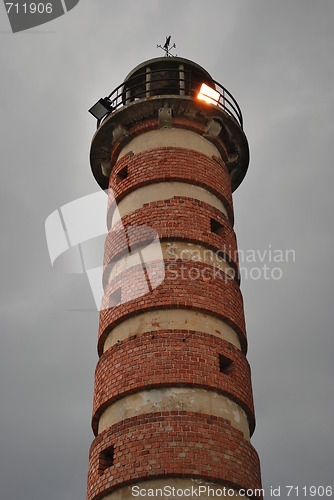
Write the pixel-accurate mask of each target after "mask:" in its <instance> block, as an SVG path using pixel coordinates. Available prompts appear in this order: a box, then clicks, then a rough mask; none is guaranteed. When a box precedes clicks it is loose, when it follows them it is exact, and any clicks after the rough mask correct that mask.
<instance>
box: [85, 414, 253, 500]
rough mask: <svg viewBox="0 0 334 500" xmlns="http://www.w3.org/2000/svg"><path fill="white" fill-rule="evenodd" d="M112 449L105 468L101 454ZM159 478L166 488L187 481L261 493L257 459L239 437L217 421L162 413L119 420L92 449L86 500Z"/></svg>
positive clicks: (237, 433) (200, 416) (195, 415)
mask: <svg viewBox="0 0 334 500" xmlns="http://www.w3.org/2000/svg"><path fill="white" fill-rule="evenodd" d="M111 447H113V459H112V460H110V463H109V464H107V465H109V467H106V463H105V462H104V459H103V456H104V454H103V452H104V450H106V449H108V450H109V451H108V453H109V454H110V450H111ZM101 462H102V463H101ZM161 477H163V478H165V479H166V484H168V478H169V477H189V478H203V479H205V480H211V481H214V482H216V483H219V484H226V485H229V486H231V487H233V488H235V489H240V488H244V489H252V490H255V489H257V488H261V479H260V466H259V459H258V456H257V453H256V451H255V449H254V448H253V447H252V445H251V444H250V443H249V442H248V441H246V440H245V439H244V437H243V435H242V432H240V431H238V430H237V429H235V428H233V427H232V426H231V425H229V423H228V422H227V421H226V420H224V419H222V418H220V417H215V416H210V415H205V414H201V413H191V412H182V411H180V412H177V411H170V412H167V411H166V412H162V413H149V414H146V415H139V416H136V417H133V418H130V419H126V420H123V421H121V422H119V423H117V424H115V425H113V426H112V427H109V428H108V429H106V430H105V431H103V432H102V433H101V434H100V435H99V436H98V437H96V438H95V440H94V441H93V443H92V445H91V448H90V458H89V471H88V493H87V500H98V499H101V498H103V497H104V496H105V495H106V494H108V493H111V492H112V491H113V490H115V489H116V488H118V487H121V486H125V485H127V484H130V483H134V482H137V481H141V480H148V479H156V478H161ZM257 498H260V497H257Z"/></svg>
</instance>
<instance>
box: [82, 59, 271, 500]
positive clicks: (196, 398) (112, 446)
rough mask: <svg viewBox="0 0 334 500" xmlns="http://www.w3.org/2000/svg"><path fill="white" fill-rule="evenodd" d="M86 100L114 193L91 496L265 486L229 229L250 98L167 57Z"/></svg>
mask: <svg viewBox="0 0 334 500" xmlns="http://www.w3.org/2000/svg"><path fill="white" fill-rule="evenodd" d="M90 111H91V113H92V114H93V115H94V116H95V117H96V118H97V125H98V127H97V131H96V133H95V135H94V137H93V140H92V146H91V153H90V161H91V168H92V173H93V175H94V177H95V179H96V181H97V183H98V184H99V186H100V187H101V188H102V189H104V190H107V189H108V190H109V202H108V213H107V214H106V218H107V225H108V235H107V238H106V242H105V253H104V263H103V264H104V267H103V285H104V297H103V300H102V306H101V311H100V323H99V332H98V354H99V360H98V363H97V367H96V373H95V388H94V402H93V417H92V428H93V432H94V435H95V438H94V440H93V442H92V445H91V448H90V454H89V470H88V487H87V500H98V499H108V500H121V499H122V500H126V499H130V498H133V497H135V496H154V497H160V498H169V497H173V496H174V497H178V498H186V497H189V496H190V497H192V496H198V494H199V493H200V496H201V497H202V498H211V497H212V496H220V497H231V496H233V497H234V498H239V497H240V498H251V497H261V496H262V495H261V477H260V465H259V459H258V455H257V452H256V450H255V449H254V448H253V446H252V444H251V442H250V438H251V436H252V434H253V432H254V428H255V416H254V407H253V396H252V386H251V373H250V367H249V364H248V361H247V358H246V354H247V336H246V328H245V318H244V310H243V299H242V295H241V291H240V279H239V263H238V252H237V242H236V236H235V233H234V230H233V223H234V216H233V203H232V192H233V191H235V190H236V189H237V188H238V186H239V185H240V183H241V182H242V181H243V179H244V177H245V174H246V171H247V168H248V164H249V148H248V142H247V138H246V136H245V133H244V131H243V118H242V113H241V110H240V107H239V105H238V103H237V101H236V100H235V99H234V97H233V96H232V94H231V93H230V92H229V91H228V90H227V89H226V88H225V87H224V86H223V85H221V84H220V83H218V82H217V81H215V80H214V79H213V77H212V76H211V75H210V74H209V73H208V72H207V71H206V70H205V69H204V68H202V67H201V66H199V65H198V64H197V63H195V62H193V61H190V60H188V59H184V58H181V57H159V58H155V59H151V60H148V61H145V62H143V63H141V64H139V65H138V66H137V67H136V68H134V69H133V70H132V71H131V72H130V73H129V74H128V76H127V77H126V78H125V79H124V81H123V82H122V83H120V85H118V87H116V89H115V90H114V91H113V92H111V94H109V95H108V96H107V97H105V98H102V99H100V100H99V101H98V102H97V103H96V105H94V106H93V107H92V108H91V110H90ZM153 243H154V245H153ZM152 245H153V246H152ZM148 248H150V249H151V250H150V251H147V249H148ZM152 248H153V250H152ZM173 493H174V494H173Z"/></svg>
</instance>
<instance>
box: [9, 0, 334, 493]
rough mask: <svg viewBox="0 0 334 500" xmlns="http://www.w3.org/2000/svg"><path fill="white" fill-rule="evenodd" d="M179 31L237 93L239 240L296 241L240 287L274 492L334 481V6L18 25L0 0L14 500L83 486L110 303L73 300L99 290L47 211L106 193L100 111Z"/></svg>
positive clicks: (211, 0) (247, 7) (295, 4)
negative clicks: (242, 151)
mask: <svg viewBox="0 0 334 500" xmlns="http://www.w3.org/2000/svg"><path fill="white" fill-rule="evenodd" d="M166 35H172V37H173V40H174V41H175V42H176V44H177V51H176V52H177V54H178V55H179V56H182V57H186V58H189V59H192V60H194V61H196V62H197V63H199V64H201V65H202V66H204V67H205V68H206V69H207V70H208V71H209V72H210V73H211V74H212V76H213V77H214V78H215V79H216V80H218V81H219V82H220V83H222V84H223V85H224V86H226V87H227V88H228V89H229V90H230V91H231V92H232V93H233V95H234V96H235V97H236V99H237V101H238V102H239V104H240V106H241V109H242V112H243V115H244V126H245V127H244V128H245V132H246V135H247V137H248V140H249V144H250V150H251V164H250V167H249V170H248V174H247V176H246V178H245V180H244V182H243V184H242V185H241V186H240V188H239V189H238V190H237V192H236V193H235V195H234V204H235V218H236V224H235V229H236V232H237V236H238V243H239V248H240V249H242V250H243V251H247V250H249V249H254V250H260V251H262V252H263V251H264V250H266V249H268V248H269V246H270V245H271V248H272V249H282V250H285V249H293V250H295V252H296V261H295V262H292V261H290V262H287V263H284V264H283V265H282V271H283V276H282V279H280V280H273V279H271V280H265V279H260V280H254V279H253V280H251V279H244V280H243V282H242V292H243V295H244V301H245V311H246V323H247V331H248V338H249V355H248V358H249V361H250V363H251V367H252V374H253V389H254V397H255V409H256V417H257V428H256V431H255V434H254V437H253V444H254V445H255V447H256V449H257V451H258V453H259V456H260V459H261V464H262V477H263V484H264V487H265V488H267V489H268V488H269V487H270V485H276V486H277V485H282V487H284V485H288V484H290V485H295V486H299V487H302V486H304V485H311V484H314V485H324V486H327V485H332V486H334V479H333V469H334V447H333V445H334V432H333V420H334V403H333V401H334V384H333V378H334V377H333V371H334V368H333V366H334V364H333V360H332V358H333V354H334V345H333V344H334V339H333V312H334V303H333V291H334V290H333V288H334V287H333V276H334V272H333V239H334V238H333V212H334V210H333V209H334V201H333V177H334V173H333V157H334V151H333V144H334V135H333V132H334V130H333V129H334V126H333V115H334V65H333V53H334V3H333V1H332V0H328V1H326V0H319V1H317V2H315V1H312V0H290V1H274V0H233V1H232V0H230V1H226V0H207V1H206V2H202V1H199V0H191V1H190V0H181V1H179V2H177V1H176V0H170V1H169V2H165V1H162V0H136V1H134V0H128V1H127V2H115V1H110V0H95V1H94V0H90V1H89V0H80V2H79V4H78V6H77V7H75V8H74V9H73V10H72V11H71V12H69V13H68V14H67V15H65V16H62V17H60V18H59V19H57V20H55V21H53V22H50V23H49V24H46V25H44V26H42V27H39V28H36V29H34V30H30V31H27V32H23V33H18V34H15V35H13V34H12V33H11V32H10V26H9V22H8V19H7V17H6V13H5V8H4V6H3V4H0V54H1V80H0V86H1V93H0V100H1V118H0V120H1V122H0V125H1V134H0V141H1V172H2V174H1V183H0V189H1V211H0V217H1V236H2V238H1V269H2V272H1V324H2V328H1V338H0V341H1V350H0V391H1V392H0V491H1V493H0V496H1V498H3V499H5V500H17V499H18V498H22V499H24V500H46V499H47V500H75V499H78V500H79V499H83V498H85V495H86V475H87V467H88V450H89V446H90V443H91V441H92V439H93V435H92V431H91V428H90V419H91V411H92V399H93V383H94V369H95V365H96V362H97V354H96V342H97V330H98V313H97V312H92V311H81V312H80V311H73V309H79V308H82V309H93V308H94V301H93V296H92V295H91V292H90V289H89V286H88V281H87V279H86V277H84V276H80V275H66V274H61V273H57V272H56V271H54V270H53V269H52V267H51V264H50V260H49V256H48V251H47V246H46V240H45V233H44V222H45V219H46V218H47V217H48V215H49V214H50V213H51V212H53V211H54V210H56V209H57V208H59V207H60V206H61V205H64V204H65V203H68V202H70V201H72V200H74V199H76V198H78V197H80V196H84V195H87V194H90V193H93V192H95V191H96V190H97V185H96V183H95V181H94V179H93V177H92V175H91V171H90V165H89V149H90V140H91V137H92V135H93V133H94V131H95V121H94V119H93V118H92V117H91V116H90V115H89V114H88V113H87V109H88V108H89V107H90V106H91V105H92V104H93V103H94V102H95V101H96V100H97V99H99V98H100V97H102V96H104V95H106V94H108V93H109V92H110V91H111V90H112V89H113V88H114V87H116V86H117V85H118V84H119V83H121V81H122V80H123V78H124V77H125V75H126V74H127V73H128V72H129V71H130V70H131V69H132V68H133V67H134V66H136V65H137V64H139V63H140V62H142V61H144V60H146V59H150V58H152V57H156V56H159V55H161V54H160V53H159V51H158V49H157V48H156V45H157V44H158V43H162V42H164V39H165V36H166ZM267 264H268V265H271V266H273V263H271V264H270V263H268V262H267ZM247 265H248V266H249V267H250V266H251V265H252V264H247ZM247 265H246V267H247ZM282 497H283V498H285V497H286V495H285V493H283V494H282ZM304 498H305V497H304ZM306 498H309V496H307V497H306Z"/></svg>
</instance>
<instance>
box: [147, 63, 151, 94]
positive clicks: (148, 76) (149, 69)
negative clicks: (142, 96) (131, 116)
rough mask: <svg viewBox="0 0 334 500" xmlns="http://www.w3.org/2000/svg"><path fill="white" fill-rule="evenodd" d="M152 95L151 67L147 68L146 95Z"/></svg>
mask: <svg viewBox="0 0 334 500" xmlns="http://www.w3.org/2000/svg"><path fill="white" fill-rule="evenodd" d="M150 95H151V68H149V67H147V68H146V97H150Z"/></svg>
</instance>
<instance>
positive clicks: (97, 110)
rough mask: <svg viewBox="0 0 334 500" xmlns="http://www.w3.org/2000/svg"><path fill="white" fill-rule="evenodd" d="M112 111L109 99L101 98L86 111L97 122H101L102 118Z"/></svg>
mask: <svg viewBox="0 0 334 500" xmlns="http://www.w3.org/2000/svg"><path fill="white" fill-rule="evenodd" d="M112 110H113V106H112V104H111V101H110V99H108V97H104V98H103V97H102V98H101V99H100V100H99V101H97V103H96V104H94V106H92V107H91V108H90V109H89V110H88V111H89V113H91V114H92V115H93V116H94V117H95V118H96V119H97V120H102V118H103V117H104V116H106V115H107V114H108V113H110V112H111V111H112Z"/></svg>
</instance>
